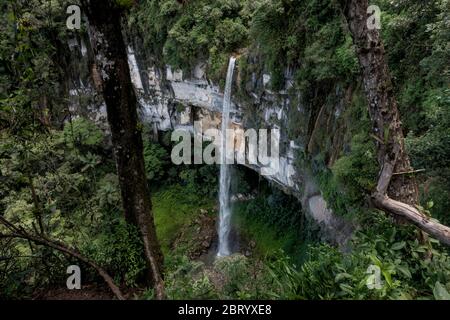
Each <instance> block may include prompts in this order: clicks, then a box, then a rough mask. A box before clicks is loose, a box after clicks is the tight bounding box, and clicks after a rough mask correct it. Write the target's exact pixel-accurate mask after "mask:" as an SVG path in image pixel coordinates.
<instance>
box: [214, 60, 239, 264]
mask: <svg viewBox="0 0 450 320" xmlns="http://www.w3.org/2000/svg"><path fill="white" fill-rule="evenodd" d="M235 62H236V58H234V57H231V58H230V62H229V64H228V72H227V79H226V84H225V92H224V97H223V108H222V139H221V148H220V160H221V162H220V181H219V183H220V186H219V202H220V216H219V219H220V220H219V250H218V253H217V255H218V256H219V257H223V256H228V255H230V239H229V235H230V228H231V208H230V185H231V176H230V170H229V167H228V165H227V161H226V160H227V150H226V146H227V139H226V130H227V128H228V123H229V116H230V106H231V85H232V83H233V72H234V65H235ZM233 155H234V154H233Z"/></svg>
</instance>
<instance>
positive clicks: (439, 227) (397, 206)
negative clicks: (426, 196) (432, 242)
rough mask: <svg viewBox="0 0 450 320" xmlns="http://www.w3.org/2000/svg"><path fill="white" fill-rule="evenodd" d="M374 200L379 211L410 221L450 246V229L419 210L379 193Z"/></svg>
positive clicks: (373, 197) (374, 196)
mask: <svg viewBox="0 0 450 320" xmlns="http://www.w3.org/2000/svg"><path fill="white" fill-rule="evenodd" d="M372 200H373V202H374V204H375V206H376V207H377V208H378V209H381V210H383V211H386V212H388V213H391V214H395V215H398V216H401V217H404V218H406V219H408V220H409V221H410V222H412V223H413V224H414V225H416V226H417V227H419V228H420V229H421V230H423V231H425V232H426V233H428V234H429V235H431V236H432V237H434V238H436V239H437V240H439V241H441V242H442V243H444V244H446V245H449V246H450V228H449V227H447V226H445V225H443V224H441V223H439V222H437V221H436V220H434V219H432V218H431V217H428V216H427V215H425V214H423V213H422V212H420V211H419V210H418V209H417V208H414V207H413V206H410V205H408V204H406V203H403V202H400V201H395V200H393V199H391V198H389V197H388V196H387V195H383V194H379V193H375V194H374V195H373V196H372Z"/></svg>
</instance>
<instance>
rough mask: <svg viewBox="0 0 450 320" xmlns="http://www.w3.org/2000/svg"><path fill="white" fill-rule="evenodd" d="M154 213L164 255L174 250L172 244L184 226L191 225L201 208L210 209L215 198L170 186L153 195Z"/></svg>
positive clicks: (177, 186) (178, 186)
mask: <svg viewBox="0 0 450 320" xmlns="http://www.w3.org/2000/svg"><path fill="white" fill-rule="evenodd" d="M152 201H153V211H154V217H155V225H156V231H157V234H158V239H159V242H160V244H161V247H162V250H163V252H164V253H169V252H170V251H171V250H172V244H173V243H174V241H175V240H176V239H177V237H178V236H179V232H180V230H181V229H182V228H183V226H185V225H187V224H189V223H190V222H191V221H192V220H193V219H194V218H195V217H196V216H197V215H198V213H199V210H200V208H202V209H210V208H211V207H212V206H213V204H214V202H213V198H208V197H205V196H204V195H199V194H197V193H190V192H186V191H185V188H183V187H181V186H180V185H172V186H168V187H166V188H164V189H162V190H159V191H158V192H156V193H154V194H153V197H152Z"/></svg>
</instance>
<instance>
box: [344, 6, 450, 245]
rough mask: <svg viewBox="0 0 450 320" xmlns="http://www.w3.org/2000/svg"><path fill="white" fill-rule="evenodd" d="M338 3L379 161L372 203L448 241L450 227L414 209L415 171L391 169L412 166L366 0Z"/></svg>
mask: <svg viewBox="0 0 450 320" xmlns="http://www.w3.org/2000/svg"><path fill="white" fill-rule="evenodd" d="M340 4H341V8H342V11H343V14H344V16H345V17H346V19H347V23H348V27H349V30H350V33H351V35H352V38H353V43H354V45H355V47H356V53H357V56H358V60H359V64H360V67H361V71H362V78H363V84H364V91H365V94H366V97H367V100H368V103H369V114H370V118H371V120H372V122H373V134H374V136H375V140H376V145H377V158H378V163H379V165H380V167H381V170H380V174H379V177H378V184H377V187H376V190H375V192H374V193H373V195H372V200H373V203H374V204H375V206H376V207H378V208H379V209H381V210H384V211H386V212H388V213H391V214H393V215H394V216H396V217H403V218H406V219H407V220H408V221H410V222H412V223H414V224H415V225H416V226H418V227H419V228H420V229H422V230H423V231H425V232H427V233H429V234H430V235H432V236H434V237H435V238H437V239H439V240H440V241H441V242H443V243H445V244H447V245H450V228H448V227H447V226H444V225H441V224H439V223H438V222H436V221H434V220H432V219H431V218H430V217H428V216H426V215H425V214H424V213H421V212H420V211H419V210H418V209H417V205H418V202H419V201H418V189H417V184H416V181H415V179H414V177H413V176H411V175H407V174H396V173H403V172H412V171H413V169H412V168H411V164H410V160H409V156H408V154H407V153H406V150H405V145H404V136H403V131H402V124H401V121H400V116H399V112H398V106H397V100H396V98H395V95H394V92H393V86H392V81H391V76H390V74H389V70H388V65H387V62H386V60H385V50H384V46H383V43H382V41H381V35H380V32H379V30H377V29H376V28H373V29H369V28H368V26H367V20H368V18H369V16H370V15H371V13H367V8H368V0H340Z"/></svg>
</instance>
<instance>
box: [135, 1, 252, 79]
mask: <svg viewBox="0 0 450 320" xmlns="http://www.w3.org/2000/svg"><path fill="white" fill-rule="evenodd" d="M251 3H252V1H237V0H220V1H213V2H211V1H206V0H197V1H189V2H186V3H184V4H180V3H178V2H176V1H171V0H164V1H154V0H147V1H145V2H144V3H143V4H142V7H141V8H139V10H137V9H136V10H135V11H134V12H133V14H132V16H131V19H130V24H131V23H133V24H134V22H137V24H138V26H139V27H140V28H141V32H142V34H144V35H145V41H146V43H148V44H151V45H152V48H151V50H154V51H156V52H157V54H159V55H160V56H163V57H164V61H165V62H166V63H168V64H170V65H172V66H173V67H175V68H183V69H187V68H192V67H194V66H195V64H196V63H197V62H199V61H201V60H203V61H204V60H208V61H209V63H208V65H209V70H210V77H211V78H213V79H216V80H218V79H219V76H220V75H222V74H223V72H224V68H226V64H227V62H228V56H229V55H230V53H232V52H234V51H235V50H237V49H238V48H241V47H242V46H243V45H245V43H246V42H247V39H248V23H249V19H250V15H249V11H250V9H249V8H251V7H252V6H253V5H252V4H251ZM225 70H226V69H225Z"/></svg>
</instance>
